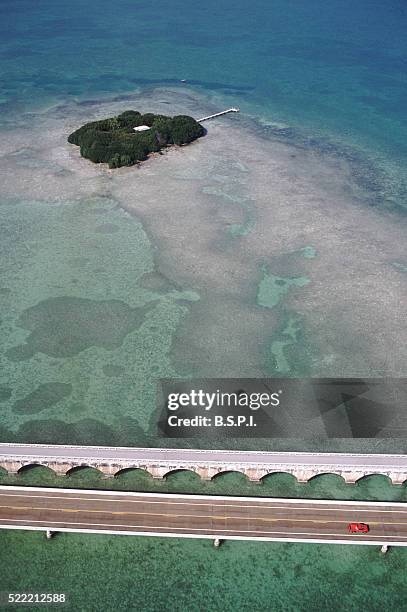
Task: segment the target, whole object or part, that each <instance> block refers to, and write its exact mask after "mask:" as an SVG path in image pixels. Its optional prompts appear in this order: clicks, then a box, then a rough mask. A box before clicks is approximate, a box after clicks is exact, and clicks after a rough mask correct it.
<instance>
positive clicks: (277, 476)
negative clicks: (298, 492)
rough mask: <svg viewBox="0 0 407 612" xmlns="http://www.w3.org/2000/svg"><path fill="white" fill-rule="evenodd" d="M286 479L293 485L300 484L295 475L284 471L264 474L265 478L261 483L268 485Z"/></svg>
mask: <svg viewBox="0 0 407 612" xmlns="http://www.w3.org/2000/svg"><path fill="white" fill-rule="evenodd" d="M284 478H286V479H287V481H289V482H292V483H293V484H298V480H297V478H296V476H295V474H292V473H291V472H288V471H287V472H284V471H282V470H281V471H277V472H267V474H264V476H262V477H261V479H260V480H261V482H262V483H264V484H267V483H268V482H270V483H271V482H272V480H273V479H274V480H277V479H280V480H282V479H284Z"/></svg>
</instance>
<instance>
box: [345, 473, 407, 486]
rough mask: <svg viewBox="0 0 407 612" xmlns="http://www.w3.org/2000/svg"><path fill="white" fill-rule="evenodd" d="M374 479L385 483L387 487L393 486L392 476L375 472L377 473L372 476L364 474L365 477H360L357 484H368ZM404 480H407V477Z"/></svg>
mask: <svg viewBox="0 0 407 612" xmlns="http://www.w3.org/2000/svg"><path fill="white" fill-rule="evenodd" d="M373 479H374V481H375V482H377V481H378V482H380V481H382V483H385V484H386V485H392V484H393V480H392V478H391V476H388V474H380V473H379V472H375V473H372V474H364V475H363V476H360V477H359V478H358V479H357V480H356V484H368V483H369V482H371V481H372V480H373ZM404 480H407V477H406V478H405V479H404Z"/></svg>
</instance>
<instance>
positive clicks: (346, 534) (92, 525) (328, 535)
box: [0, 519, 407, 539]
mask: <svg viewBox="0 0 407 612" xmlns="http://www.w3.org/2000/svg"><path fill="white" fill-rule="evenodd" d="M7 520H8V521H9V520H10V519H0V521H7ZM13 521H15V522H19V523H23V522H25V521H24V519H13ZM26 522H27V524H29V523H43V524H44V525H45V526H46V525H76V526H77V525H87V526H90V527H110V528H112V527H125V528H126V529H153V530H154V531H155V530H157V529H172V530H180V531H189V532H192V531H206V532H208V531H213V532H214V533H219V534H220V533H253V534H256V533H266V534H281V535H299V536H302V535H305V536H314V537H315V536H327V537H330V536H336V535H337V536H339V537H349V538H351V537H354V535H353V534H348V533H338V534H335V533H315V532H312V533H310V532H306V531H298V532H297V531H260V530H259V531H255V530H253V529H214V528H212V527H207V528H204V527H158V526H157V525H121V524H107V523H79V522H78V523H76V522H75V523H72V522H70V521H40V520H35V519H33V520H29V521H26ZM388 537H390V538H392V537H397V538H403V539H407V535H406V536H399V535H397V536H396V535H391V536H385V535H371V534H370V533H369V538H382V539H386V538H388Z"/></svg>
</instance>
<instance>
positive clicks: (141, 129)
mask: <svg viewBox="0 0 407 612" xmlns="http://www.w3.org/2000/svg"><path fill="white" fill-rule="evenodd" d="M149 129H150V128H149V126H148V125H136V127H135V128H133V130H134V131H135V132H145V131H146V130H149Z"/></svg>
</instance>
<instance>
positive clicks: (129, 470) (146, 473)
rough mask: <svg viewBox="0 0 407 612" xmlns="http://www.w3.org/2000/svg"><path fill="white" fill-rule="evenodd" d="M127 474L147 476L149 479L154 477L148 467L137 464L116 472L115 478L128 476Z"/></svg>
mask: <svg viewBox="0 0 407 612" xmlns="http://www.w3.org/2000/svg"><path fill="white" fill-rule="evenodd" d="M126 476H136V477H140V478H147V479H149V480H150V479H152V474H150V472H149V471H148V470H147V469H145V468H139V467H136V466H135V467H126V468H122V469H120V470H118V471H117V472H115V473H114V477H115V478H121V477H126Z"/></svg>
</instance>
